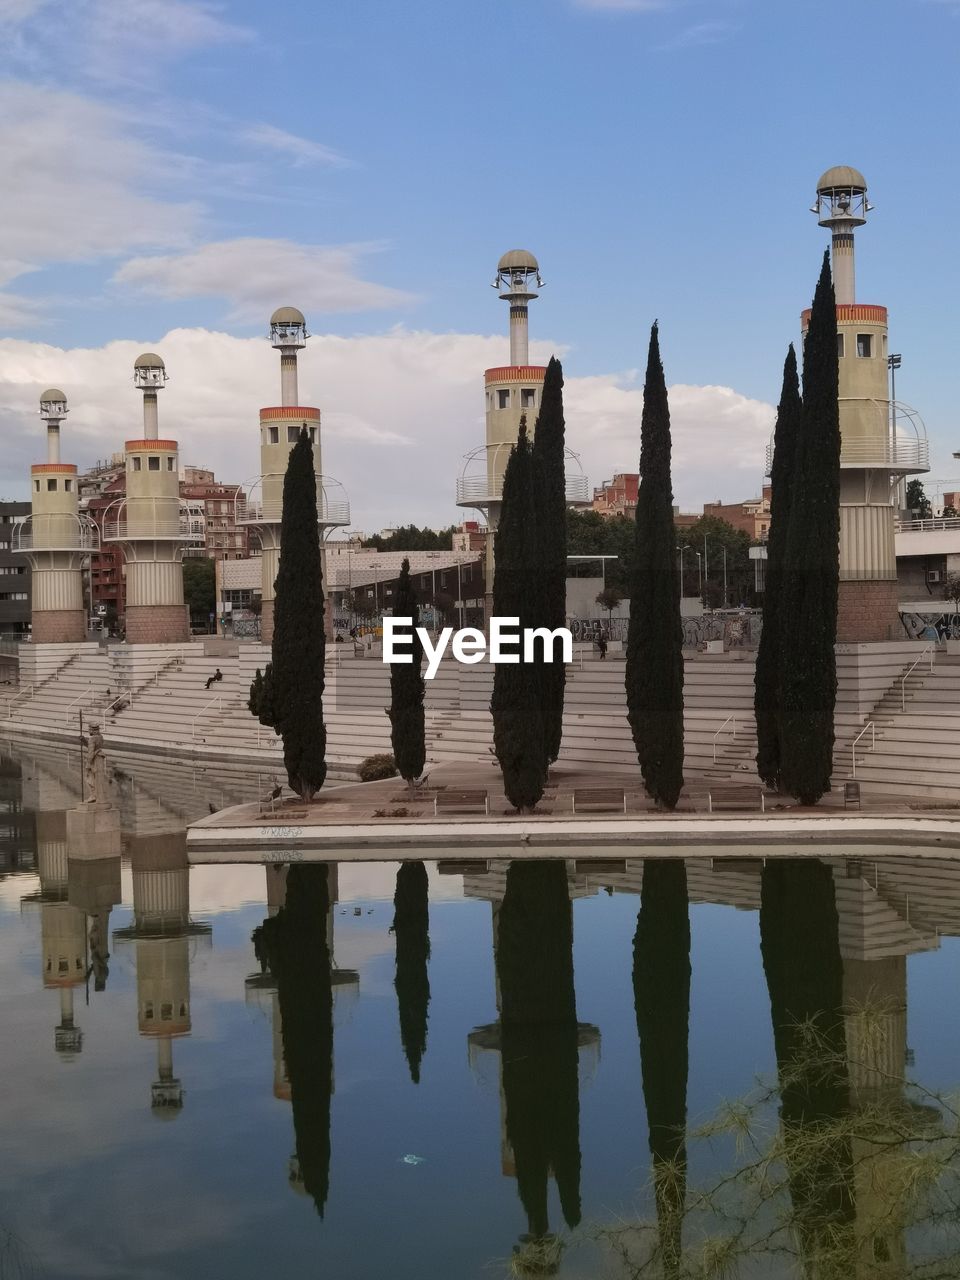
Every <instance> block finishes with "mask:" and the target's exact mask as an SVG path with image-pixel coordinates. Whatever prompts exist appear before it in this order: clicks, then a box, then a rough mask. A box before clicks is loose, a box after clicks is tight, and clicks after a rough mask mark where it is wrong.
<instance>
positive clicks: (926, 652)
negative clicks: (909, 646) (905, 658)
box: [900, 644, 937, 711]
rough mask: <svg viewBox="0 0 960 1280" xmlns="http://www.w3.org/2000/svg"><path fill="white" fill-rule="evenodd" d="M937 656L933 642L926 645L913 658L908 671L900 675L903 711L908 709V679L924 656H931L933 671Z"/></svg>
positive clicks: (931, 668)
mask: <svg viewBox="0 0 960 1280" xmlns="http://www.w3.org/2000/svg"><path fill="white" fill-rule="evenodd" d="M936 656H937V650H936V648H935V646H934V645H932V644H928V645H926V646H925V648H924V649H923V650H922V651H921V653H920V654H919V656H918V657H916V658H915V659H914V660H913V662H911V663H910V665H909V667H907V669H906V671H905V672H904V673H903V675H902V676H901V677H900V710H901V711H906V709H907V680H908V679H909V677H910V676H912V675H913V673H914V671H916V669H917V667H919V665H920V663H921V662H923V660H924V658H929V660H930V670H931V671H932V670H933V664H934V661H935V660H936Z"/></svg>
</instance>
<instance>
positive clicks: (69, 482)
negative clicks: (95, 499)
mask: <svg viewBox="0 0 960 1280" xmlns="http://www.w3.org/2000/svg"><path fill="white" fill-rule="evenodd" d="M63 487H64V489H66V491H67V493H69V492H70V491H71V489H72V488H73V481H72V480H64V482H63Z"/></svg>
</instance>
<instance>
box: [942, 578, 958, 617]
mask: <svg viewBox="0 0 960 1280" xmlns="http://www.w3.org/2000/svg"><path fill="white" fill-rule="evenodd" d="M943 598H944V600H950V601H952V602H953V608H954V612H955V613H960V573H948V574H947V576H946V578H945V579H944V582H943Z"/></svg>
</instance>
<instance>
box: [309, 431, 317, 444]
mask: <svg viewBox="0 0 960 1280" xmlns="http://www.w3.org/2000/svg"><path fill="white" fill-rule="evenodd" d="M316 439H317V428H316V427H311V428H310V440H311V442H312V443H314V444H315V443H316Z"/></svg>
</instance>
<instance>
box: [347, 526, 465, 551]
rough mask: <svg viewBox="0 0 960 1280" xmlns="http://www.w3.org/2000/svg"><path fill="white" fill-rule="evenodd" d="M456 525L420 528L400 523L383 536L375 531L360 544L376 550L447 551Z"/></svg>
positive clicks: (450, 545) (451, 543) (451, 542)
mask: <svg viewBox="0 0 960 1280" xmlns="http://www.w3.org/2000/svg"><path fill="white" fill-rule="evenodd" d="M455 532H456V526H455V525H450V527H449V528H447V529H427V528H426V527H424V528H423V529H421V528H420V527H419V526H418V525H415V524H405V525H401V526H400V527H399V528H397V529H394V530H393V531H392V533H389V534H387V535H386V537H384V536H383V535H382V534H379V533H376V534H374V535H373V537H371V538H366V539H365V540H364V542H363V543H362V544H361V545H362V546H364V547H373V548H375V549H376V550H377V551H449V550H450V549H451V548H452V546H453V535H454V533H455Z"/></svg>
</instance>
